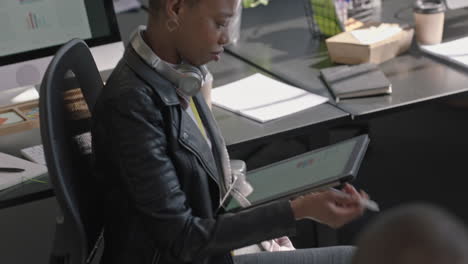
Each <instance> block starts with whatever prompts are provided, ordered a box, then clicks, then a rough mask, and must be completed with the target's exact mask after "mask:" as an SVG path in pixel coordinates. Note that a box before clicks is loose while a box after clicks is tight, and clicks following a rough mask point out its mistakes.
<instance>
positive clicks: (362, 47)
mask: <svg viewBox="0 0 468 264" xmlns="http://www.w3.org/2000/svg"><path fill="white" fill-rule="evenodd" d="M377 25H378V24H377ZM371 26H376V24H373V25H368V26H366V27H363V28H360V29H365V28H367V27H371ZM413 34H414V30H413V28H404V29H403V30H402V31H400V32H399V33H397V34H396V35H394V36H392V37H390V38H387V39H384V40H382V41H379V42H375V43H372V44H362V43H360V42H359V41H358V40H357V39H356V38H355V37H354V36H353V34H351V32H343V33H340V34H338V35H335V36H333V37H331V38H328V39H327V40H326V41H325V42H326V44H327V48H328V54H329V56H330V59H331V60H332V61H333V62H336V63H343V64H360V63H366V62H370V63H376V64H379V63H382V62H384V61H387V60H389V59H392V58H394V57H395V56H398V55H400V54H401V53H403V52H405V51H406V50H408V49H409V47H410V46H411V41H412V40H413Z"/></svg>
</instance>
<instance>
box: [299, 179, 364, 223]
mask: <svg viewBox="0 0 468 264" xmlns="http://www.w3.org/2000/svg"><path fill="white" fill-rule="evenodd" d="M361 199H369V196H368V195H367V194H366V193H365V192H363V191H361V193H359V192H357V191H356V189H354V187H353V186H351V185H350V184H345V186H344V188H343V189H342V191H338V190H335V189H328V190H326V191H323V192H316V193H310V194H307V195H304V196H301V197H299V198H296V199H294V200H292V201H291V207H292V209H293V212H294V216H295V218H296V219H297V220H299V219H303V218H309V219H313V220H315V221H317V222H320V223H323V224H326V225H328V226H330V227H332V228H338V227H341V226H343V225H344V224H346V223H348V222H350V221H351V220H353V219H355V218H356V217H358V216H360V215H362V214H363V212H364V206H363V205H362V204H361V202H360V200H361Z"/></svg>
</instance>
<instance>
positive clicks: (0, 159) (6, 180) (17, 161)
mask: <svg viewBox="0 0 468 264" xmlns="http://www.w3.org/2000/svg"><path fill="white" fill-rule="evenodd" d="M0 167H13V168H21V169H24V171H23V172H1V171H0V190H3V189H6V188H8V187H11V186H13V185H16V184H19V183H22V182H25V181H27V180H30V179H32V178H34V177H38V176H41V175H44V174H45V173H46V172H47V167H46V166H44V165H40V164H37V163H33V162H30V161H27V160H25V159H21V158H18V157H15V156H12V155H9V154H5V153H2V152H0Z"/></svg>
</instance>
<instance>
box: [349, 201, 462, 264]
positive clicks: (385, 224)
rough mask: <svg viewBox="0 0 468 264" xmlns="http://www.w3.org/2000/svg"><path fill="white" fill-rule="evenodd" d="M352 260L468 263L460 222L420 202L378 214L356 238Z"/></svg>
mask: <svg viewBox="0 0 468 264" xmlns="http://www.w3.org/2000/svg"><path fill="white" fill-rule="evenodd" d="M357 247H358V250H357V252H356V255H355V256H354V262H353V263H354V264H368V263H381V264H387V263H392V264H402V263H404V264H406V263H426V264H430V263H451V264H460V263H463V264H466V263H468V234H467V230H466V227H465V226H464V224H463V223H462V222H461V221H460V220H459V219H458V218H456V217H455V216H453V215H452V214H450V213H449V212H447V211H445V210H444V209H442V208H440V207H437V206H434V205H429V204H423V203H414V204H408V205H403V206H399V207H396V208H393V209H390V210H389V211H387V212H385V213H384V214H382V215H381V216H380V217H377V219H376V220H375V221H374V222H373V223H371V224H370V225H369V226H367V227H366V228H365V230H364V231H363V232H362V233H361V234H360V235H359V237H358V240H357Z"/></svg>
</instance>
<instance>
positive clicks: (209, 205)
mask: <svg viewBox="0 0 468 264" xmlns="http://www.w3.org/2000/svg"><path fill="white" fill-rule="evenodd" d="M238 1H239V0H150V1H149V2H150V16H149V20H148V24H147V27H146V28H141V29H140V30H139V31H137V32H136V33H135V35H134V36H133V37H132V39H131V41H130V42H131V43H130V45H129V46H128V47H127V50H126V53H125V55H124V57H123V58H122V60H121V61H120V63H119V64H118V66H117V67H116V68H115V70H114V72H113V73H112V75H111V77H110V78H109V80H108V82H107V84H106V87H105V88H104V90H103V92H102V94H101V95H100V98H99V100H98V103H97V105H96V107H95V110H94V113H93V129H92V133H93V148H94V154H95V162H96V171H97V173H98V174H99V175H102V177H103V178H104V182H105V191H104V193H105V214H106V219H105V221H106V224H105V250H104V255H103V263H113V264H118V263H132V264H133V263H141V264H150V263H217V264H218V263H236V264H237V263H347V262H348V261H349V260H350V259H351V252H352V248H351V247H333V248H325V249H310V250H309V249H308V250H295V251H287V252H286V251H283V252H272V253H271V252H266V253H259V254H250V255H240V256H232V254H231V251H232V250H234V249H237V248H240V247H244V246H247V245H251V244H255V243H259V242H261V241H264V240H268V239H273V238H278V237H281V236H285V235H294V233H295V229H296V227H295V222H296V220H298V219H302V218H311V219H314V220H316V221H319V222H322V223H324V224H327V225H329V226H331V227H340V226H342V225H343V224H345V223H347V222H349V221H351V220H352V219H354V218H356V217H358V216H359V215H361V214H362V213H363V210H364V209H363V207H362V206H361V205H360V203H359V199H361V196H363V195H364V196H365V194H359V193H358V192H357V191H356V190H355V189H354V188H353V187H352V186H350V185H347V186H346V187H345V188H344V192H345V193H339V192H332V191H325V192H320V193H313V194H309V195H305V196H303V197H301V198H298V199H295V200H292V201H278V202H274V203H271V204H268V205H264V206H260V207H256V208H254V209H249V210H244V211H242V212H240V213H235V214H232V213H225V212H223V210H222V208H221V209H219V208H220V202H221V200H223V198H224V197H225V196H229V193H228V189H229V188H230V185H231V184H232V183H233V179H232V178H231V174H230V171H229V166H228V164H227V160H228V158H227V152H226V151H225V145H224V141H223V139H222V137H221V134H220V131H219V129H218V128H217V126H216V122H215V120H214V119H213V116H212V114H211V111H210V110H209V107H208V106H207V104H206V103H205V100H204V98H203V96H202V93H201V92H200V91H199V89H200V85H201V83H202V82H203V79H205V78H206V75H207V72H206V70H205V68H204V66H203V65H204V64H206V63H208V62H209V61H211V60H219V59H220V56H221V53H222V52H223V46H224V45H225V44H227V43H228V41H229V39H228V35H227V26H228V25H229V21H230V18H231V17H232V16H233V14H234V12H235V10H236V6H237V5H238V4H239V3H238Z"/></svg>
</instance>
